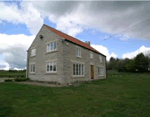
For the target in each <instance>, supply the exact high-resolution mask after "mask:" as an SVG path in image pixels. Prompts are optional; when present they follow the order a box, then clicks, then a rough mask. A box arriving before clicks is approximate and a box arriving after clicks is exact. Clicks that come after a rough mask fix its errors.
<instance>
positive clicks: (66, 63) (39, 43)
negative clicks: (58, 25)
mask: <svg viewBox="0 0 150 117" xmlns="http://www.w3.org/2000/svg"><path fill="white" fill-rule="evenodd" d="M39 35H43V37H44V38H43V39H40V37H39ZM53 41H56V42H57V50H56V51H54V52H49V53H47V52H46V48H47V44H48V43H49V42H53ZM77 47H80V48H81V58H79V57H77V56H76V48H77ZM33 48H35V49H36V56H34V57H31V56H30V55H31V50H32V49H33ZM90 52H91V51H90V50H88V49H86V48H84V47H81V46H79V45H76V44H74V43H72V42H69V41H67V40H63V38H62V37H60V36H58V35H57V34H55V33H53V32H51V31H50V30H49V29H47V27H45V26H44V25H43V27H42V28H41V30H40V31H39V33H38V34H37V36H36V38H35V39H34V41H33V43H32V44H31V46H30V48H29V49H28V51H27V73H26V77H28V78H30V79H31V80H35V81H36V80H37V81H55V82H59V83H61V84H67V83H72V82H75V81H89V80H92V79H91V75H90V65H94V79H93V80H96V79H103V78H106V57H105V56H102V55H100V54H97V53H95V52H92V53H93V59H91V58H90ZM99 56H101V57H102V63H100V59H99ZM48 61H56V62H57V72H56V73H46V62H48ZM73 62H76V63H78V62H79V63H83V64H84V76H83V77H74V76H73ZM32 63H35V73H31V72H30V64H32ZM98 66H104V68H105V75H104V76H99V75H98Z"/></svg>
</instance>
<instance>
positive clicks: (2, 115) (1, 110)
mask: <svg viewBox="0 0 150 117" xmlns="http://www.w3.org/2000/svg"><path fill="white" fill-rule="evenodd" d="M12 112H13V107H12V105H11V103H10V102H9V101H7V100H5V101H1V102H0V117H9V115H10V114H11V113H12Z"/></svg>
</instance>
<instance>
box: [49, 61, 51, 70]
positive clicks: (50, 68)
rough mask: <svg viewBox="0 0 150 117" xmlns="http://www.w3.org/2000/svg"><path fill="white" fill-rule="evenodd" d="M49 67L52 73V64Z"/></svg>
mask: <svg viewBox="0 0 150 117" xmlns="http://www.w3.org/2000/svg"><path fill="white" fill-rule="evenodd" d="M49 65H50V71H52V63H50V64H49Z"/></svg>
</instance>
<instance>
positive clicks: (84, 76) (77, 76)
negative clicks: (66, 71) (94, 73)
mask: <svg viewBox="0 0 150 117" xmlns="http://www.w3.org/2000/svg"><path fill="white" fill-rule="evenodd" d="M72 77H77V78H78V77H85V76H74V75H72Z"/></svg>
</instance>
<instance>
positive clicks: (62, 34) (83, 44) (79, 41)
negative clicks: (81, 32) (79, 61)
mask: <svg viewBox="0 0 150 117" xmlns="http://www.w3.org/2000/svg"><path fill="white" fill-rule="evenodd" d="M43 25H45V26H46V27H47V28H48V29H49V30H51V31H52V32H53V33H56V34H57V35H59V36H60V37H63V38H65V39H66V40H68V41H71V42H72V43H75V44H77V45H80V46H82V47H84V48H86V49H89V50H91V51H94V52H96V53H98V54H101V55H103V56H105V57H106V55H104V54H102V53H100V52H99V51H98V50H96V49H95V48H93V47H92V46H90V45H88V44H87V43H85V42H83V41H81V40H79V39H76V38H75V37H72V36H70V35H68V34H66V33H64V32H61V31H59V30H57V29H55V28H53V27H51V26H48V25H46V24H43Z"/></svg>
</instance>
